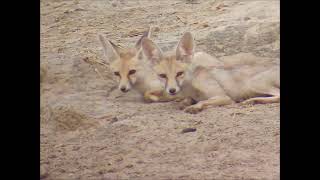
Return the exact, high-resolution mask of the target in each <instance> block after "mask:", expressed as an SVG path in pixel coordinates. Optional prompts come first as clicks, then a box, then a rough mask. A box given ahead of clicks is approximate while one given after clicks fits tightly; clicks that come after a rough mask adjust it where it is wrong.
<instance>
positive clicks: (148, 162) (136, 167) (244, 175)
mask: <svg viewBox="0 0 320 180" xmlns="http://www.w3.org/2000/svg"><path fill="white" fill-rule="evenodd" d="M188 2H189V1H184V0H179V1H178V0H177V1H175V0H171V1H169V0H163V1H156V0H149V1H147V0H136V1H134V0H131V1H130V0H122V1H120V0H119V1H107V0H90V1H89V0H73V1H71V0H69V1H62V0H41V69H40V73H41V114H40V116H41V161H40V164H41V178H43V179H52V180H55V179H67V180H71V179H219V180H220V179H268V180H269V179H270V180H271V179H272V180H273V179H280V177H279V175H280V172H279V155H280V111H279V108H280V104H268V105H254V106H240V105H238V104H234V105H229V106H224V107H217V108H210V109H207V110H204V111H203V112H201V113H199V114H196V115H192V114H187V113H184V112H183V111H180V110H179V109H178V107H177V104H176V102H168V103H152V104H146V103H144V102H142V101H141V98H140V97H139V96H138V95H137V93H136V92H134V91H131V92H129V93H127V94H122V93H120V92H118V90H117V89H115V87H116V85H117V84H116V82H115V80H114V79H113V77H112V76H110V75H111V72H109V71H108V69H104V68H102V67H101V66H99V65H97V64H90V63H86V62H85V61H84V60H87V61H88V60H89V61H90V60H92V61H94V60H103V53H102V47H101V45H100V44H99V41H98V39H97V34H98V33H101V34H103V35H105V37H107V38H109V39H110V40H112V41H114V42H115V43H117V44H120V45H122V46H131V45H133V44H134V43H135V41H136V40H137V39H138V38H139V36H140V35H141V34H142V32H143V31H145V30H146V29H147V28H148V27H149V25H152V26H154V27H155V28H154V29H155V31H154V32H153V35H152V38H153V39H154V40H155V41H156V42H157V43H158V44H159V45H160V46H161V48H162V49H163V50H166V49H170V48H172V47H173V46H174V45H175V44H176V42H177V41H178V39H179V38H180V37H181V35H182V33H183V32H184V31H186V30H189V31H191V32H192V33H193V34H194V36H195V38H196V42H197V50H204V51H206V52H208V53H211V54H215V55H216V56H217V57H219V58H220V57H221V58H224V57H228V56H232V55H234V54H237V53H242V52H246V53H251V54H253V55H255V56H257V57H263V58H267V59H269V60H270V61H276V62H279V36H280V35H279V21H280V20H279V1H275V0H273V1H270V0H268V1H264V0H258V1H254V0H242V1H241V0H216V1H204V0H203V1H202V0H198V1H195V3H193V4H192V3H188ZM95 69H97V70H98V71H99V72H100V74H99V73H97V72H96V71H95ZM184 128H196V131H195V132H189V133H181V132H182V130H183V129H184Z"/></svg>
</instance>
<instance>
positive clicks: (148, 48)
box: [141, 37, 162, 64]
mask: <svg viewBox="0 0 320 180" xmlns="http://www.w3.org/2000/svg"><path fill="white" fill-rule="evenodd" d="M141 47H142V51H143V54H144V55H145V56H146V57H147V59H148V60H150V61H151V63H152V64H156V63H159V62H160V60H161V58H162V51H161V49H160V48H159V47H158V46H157V45H156V44H155V43H154V42H152V41H151V40H150V39H149V38H147V37H145V38H143V39H142V42H141Z"/></svg>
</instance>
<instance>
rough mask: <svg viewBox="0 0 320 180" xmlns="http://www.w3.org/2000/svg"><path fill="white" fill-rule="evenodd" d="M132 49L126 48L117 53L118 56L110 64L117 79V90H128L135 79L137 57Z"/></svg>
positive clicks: (137, 63)
mask: <svg viewBox="0 0 320 180" xmlns="http://www.w3.org/2000/svg"><path fill="white" fill-rule="evenodd" d="M136 54H137V52H136V51H135V50H134V49H127V50H125V52H122V53H119V58H118V59H117V60H115V61H113V62H112V63H111V64H110V67H111V69H112V71H113V73H114V75H115V76H117V77H118V80H119V90H121V91H122V92H128V91H129V90H130V89H131V88H132V86H133V85H134V84H135V83H136V81H137V68H138V65H139V62H138V61H139V58H138V57H137V56H136Z"/></svg>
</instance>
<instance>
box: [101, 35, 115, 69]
mask: <svg viewBox="0 0 320 180" xmlns="http://www.w3.org/2000/svg"><path fill="white" fill-rule="evenodd" d="M98 37H99V40H100V42H101V44H102V47H103V52H104V55H105V56H106V58H107V61H108V62H109V63H110V62H112V61H114V60H115V59H118V58H120V55H119V53H120V47H118V46H117V45H115V44H114V43H112V42H111V41H109V40H105V38H104V37H103V36H102V35H101V34H99V36H98Z"/></svg>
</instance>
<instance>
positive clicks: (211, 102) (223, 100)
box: [184, 96, 233, 114]
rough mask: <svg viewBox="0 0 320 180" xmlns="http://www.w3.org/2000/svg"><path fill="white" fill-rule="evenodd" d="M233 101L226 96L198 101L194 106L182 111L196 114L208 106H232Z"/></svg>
mask: <svg viewBox="0 0 320 180" xmlns="http://www.w3.org/2000/svg"><path fill="white" fill-rule="evenodd" d="M232 103H233V101H232V100H231V99H230V98H229V97H228V96H215V97H212V98H210V99H208V100H204V101H200V102H198V103H197V104H195V105H191V106H189V107H187V108H186V109H185V110H184V111H185V112H187V113H191V114H196V113H198V112H200V111H202V110H203V109H205V108H207V107H208V106H222V105H228V104H232Z"/></svg>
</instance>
